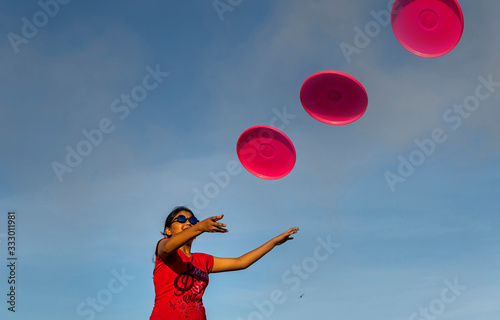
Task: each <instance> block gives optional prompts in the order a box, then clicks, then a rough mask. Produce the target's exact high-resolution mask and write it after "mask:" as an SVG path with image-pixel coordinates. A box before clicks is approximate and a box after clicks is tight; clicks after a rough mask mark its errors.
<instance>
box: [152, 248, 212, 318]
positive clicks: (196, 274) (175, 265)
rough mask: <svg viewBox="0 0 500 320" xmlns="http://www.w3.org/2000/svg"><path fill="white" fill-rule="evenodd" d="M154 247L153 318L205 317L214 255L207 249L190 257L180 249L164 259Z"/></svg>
mask: <svg viewBox="0 0 500 320" xmlns="http://www.w3.org/2000/svg"><path fill="white" fill-rule="evenodd" d="M160 241H161V240H159V241H158V243H157V244H156V250H155V257H156V262H155V269H154V272H153V283H154V286H155V304H154V307H153V312H152V313H151V317H150V318H149V319H150V320H181V319H182V320H186V319H189V320H206V319H207V317H206V315H205V308H204V307H203V301H202V297H203V293H204V292H205V288H206V287H207V285H208V274H209V273H210V271H212V267H213V265H214V258H213V256H211V255H208V254H204V253H193V254H191V256H190V257H188V256H186V255H185V254H184V252H182V251H181V250H179V249H177V250H176V251H175V252H172V253H171V254H169V255H168V256H167V257H166V258H165V259H163V260H162V259H160V258H159V257H158V255H157V252H158V244H159V243H160Z"/></svg>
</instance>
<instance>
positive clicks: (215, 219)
mask: <svg viewBox="0 0 500 320" xmlns="http://www.w3.org/2000/svg"><path fill="white" fill-rule="evenodd" d="M223 217H224V214H221V215H220V216H213V217H211V218H210V219H212V221H219V220H220V219H222V218H223Z"/></svg>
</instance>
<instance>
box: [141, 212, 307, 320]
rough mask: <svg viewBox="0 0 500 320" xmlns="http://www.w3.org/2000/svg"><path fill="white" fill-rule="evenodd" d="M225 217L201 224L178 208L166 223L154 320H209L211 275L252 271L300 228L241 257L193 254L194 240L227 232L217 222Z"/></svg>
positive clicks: (158, 263) (157, 264)
mask: <svg viewBox="0 0 500 320" xmlns="http://www.w3.org/2000/svg"><path fill="white" fill-rule="evenodd" d="M222 217H224V215H220V216H215V217H210V218H207V219H205V220H203V221H198V219H196V217H195V216H194V214H193V212H192V211H191V210H189V209H188V208H186V207H176V208H175V209H174V210H173V211H172V212H171V213H170V214H169V215H168V217H167V219H166V220H165V229H164V232H163V233H162V234H163V235H164V236H166V238H163V239H161V240H159V241H158V243H157V245H156V251H155V257H156V258H155V260H156V261H155V268H154V272H153V282H154V286H155V304H154V307H153V312H152V314H151V317H150V318H149V319H150V320H167V319H168V320H180V319H182V320H186V319H190V320H205V319H206V315H205V308H204V307H203V301H202V297H203V293H204V292H205V288H206V287H207V285H208V274H209V273H214V272H225V271H235V270H241V269H245V268H248V267H249V266H250V265H252V264H253V263H254V262H255V261H257V260H259V259H260V258H261V257H262V256H264V255H265V254H266V253H268V252H269V251H271V250H272V249H273V248H274V247H275V246H277V245H280V244H283V243H285V242H286V241H288V240H291V239H293V238H291V237H290V236H291V235H293V234H294V233H297V231H298V230H299V228H291V229H289V230H288V231H286V232H284V233H282V234H280V235H279V236H277V237H275V238H273V239H271V240H269V241H268V242H266V243H264V244H263V245H262V246H260V247H258V248H257V249H255V250H253V251H250V252H248V253H246V254H244V255H242V256H241V257H239V258H217V257H213V256H211V255H208V254H204V253H191V245H192V243H193V240H194V239H195V238H196V237H197V236H199V235H200V234H202V233H204V232H227V229H226V225H225V224H223V223H220V222H217V221H219V220H221V219H222Z"/></svg>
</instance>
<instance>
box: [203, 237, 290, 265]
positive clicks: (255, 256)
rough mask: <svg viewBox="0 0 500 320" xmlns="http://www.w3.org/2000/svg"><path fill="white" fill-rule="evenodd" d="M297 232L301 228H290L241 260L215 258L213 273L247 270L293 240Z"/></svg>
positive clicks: (243, 256) (240, 258)
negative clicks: (273, 250)
mask: <svg viewBox="0 0 500 320" xmlns="http://www.w3.org/2000/svg"><path fill="white" fill-rule="evenodd" d="M297 231H299V228H290V229H288V230H287V231H285V232H284V233H282V234H280V235H279V236H277V237H274V238H272V239H271V240H269V241H268V242H266V243H264V244H263V245H261V246H260V247H258V248H257V249H255V250H252V251H250V252H248V253H246V254H244V255H242V256H241V257H239V258H217V257H214V266H213V268H212V273H215V272H226V271H236V270H241V269H246V268H248V267H249V266H251V265H252V264H254V263H255V262H256V261H257V260H259V259H260V258H262V257H263V256H264V255H265V254H266V253H268V252H269V251H271V250H272V249H273V248H274V247H275V246H277V245H280V244H283V243H285V242H287V241H288V240H292V239H293V238H291V237H290V236H291V235H293V234H294V233H297Z"/></svg>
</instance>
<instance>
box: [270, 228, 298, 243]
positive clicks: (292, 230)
mask: <svg viewBox="0 0 500 320" xmlns="http://www.w3.org/2000/svg"><path fill="white" fill-rule="evenodd" d="M297 231H299V228H297V227H295V228H290V229H288V231H285V232H283V233H282V234H280V235H279V236H277V237H276V238H274V240H276V245H277V246H279V245H280V244H283V243H285V242H287V241H288V240H292V239H293V238H290V236H291V235H292V234H294V233H297Z"/></svg>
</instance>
